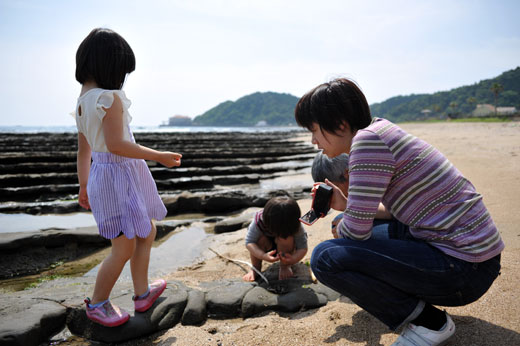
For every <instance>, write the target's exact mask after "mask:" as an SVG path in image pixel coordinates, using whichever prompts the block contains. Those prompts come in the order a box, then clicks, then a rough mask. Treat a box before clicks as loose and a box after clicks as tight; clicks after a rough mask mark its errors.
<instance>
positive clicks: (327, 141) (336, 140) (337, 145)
mask: <svg viewBox="0 0 520 346" xmlns="http://www.w3.org/2000/svg"><path fill="white" fill-rule="evenodd" d="M311 133H312V144H316V145H317V146H318V149H321V150H323V153H324V154H326V155H327V156H328V157H336V156H338V155H340V154H342V153H347V154H348V153H350V145H351V143H352V138H353V137H354V134H352V133H351V132H350V128H349V126H348V125H343V126H341V127H340V129H339V130H338V133H337V134H334V133H330V132H328V131H325V130H322V129H321V128H320V126H319V125H318V124H317V123H313V125H312V128H311Z"/></svg>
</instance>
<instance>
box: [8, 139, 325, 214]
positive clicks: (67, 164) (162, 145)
mask: <svg viewBox="0 0 520 346" xmlns="http://www.w3.org/2000/svg"><path fill="white" fill-rule="evenodd" d="M301 134H302V133H301V132H299V131H289V132H258V133H244V132H224V133H203V132H201V133H136V134H135V138H136V141H137V142H138V143H140V144H142V145H145V146H148V147H151V148H154V149H158V150H169V151H175V152H179V153H182V155H183V158H182V166H181V167H178V168H173V169H169V168H166V167H163V166H161V165H159V164H157V163H155V162H148V165H149V167H150V170H151V172H152V176H153V177H154V179H155V181H156V184H157V187H158V189H159V193H160V194H161V196H172V195H173V196H176V195H178V194H180V193H183V192H184V193H185V192H189V193H198V194H201V193H202V194H206V193H213V194H214V193H216V192H228V191H237V190H239V191H240V186H241V185H251V184H253V185H254V184H258V183H259V182H260V181H261V180H266V179H272V178H275V177H279V176H282V175H284V174H287V173H288V172H297V171H299V170H302V169H306V168H308V167H310V164H311V162H312V158H313V157H314V155H315V153H316V149H315V148H313V147H312V146H311V145H310V144H309V143H308V142H306V141H302V140H298V139H297V138H298V136H301ZM76 136H77V135H76V134H74V133H37V134H20V133H3V134H2V136H1V137H0V213H20V212H24V213H29V214H39V213H70V212H74V211H81V210H80V207H79V206H78V204H77V203H76V201H75V199H76V198H77V192H78V188H79V186H78V181H77V174H76V150H77V143H76V142H77V139H76ZM242 192H244V191H243V190H242ZM183 207H185V208H187V209H183ZM199 207H201V206H199V205H198V204H196V203H195V204H194V203H189V204H186V205H182V206H181V205H177V206H175V207H174V208H173V209H172V210H169V211H170V212H175V213H183V212H194V211H199V210H197V208H199ZM209 209H210V210H211V207H209ZM217 209H218V208H217ZM200 211H204V210H200ZM218 211H219V212H220V211H222V210H218Z"/></svg>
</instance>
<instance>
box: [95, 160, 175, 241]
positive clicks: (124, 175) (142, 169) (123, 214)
mask: <svg viewBox="0 0 520 346" xmlns="http://www.w3.org/2000/svg"><path fill="white" fill-rule="evenodd" d="M87 193H88V199H89V203H90V207H91V209H92V214H94V218H95V219H96V223H97V226H98V228H99V233H100V234H101V236H103V237H104V238H107V239H113V238H116V237H117V236H119V235H120V234H121V232H122V233H123V234H124V235H125V236H126V237H127V238H128V239H132V238H134V237H135V236H138V237H139V238H146V237H148V235H149V234H150V231H151V229H152V227H151V223H150V220H151V219H156V220H162V219H163V218H164V217H165V216H166V207H165V206H164V203H163V202H162V200H161V197H159V193H158V192H157V186H156V185H155V181H154V180H153V178H152V174H151V173H150V170H149V169H148V166H147V165H146V162H145V161H144V160H138V159H131V158H127V157H123V156H118V155H114V154H112V153H101V152H92V166H91V168H90V175H89V178H88V184H87Z"/></svg>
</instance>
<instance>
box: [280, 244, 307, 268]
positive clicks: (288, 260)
mask: <svg viewBox="0 0 520 346" xmlns="http://www.w3.org/2000/svg"><path fill="white" fill-rule="evenodd" d="M306 254H307V248H304V249H297V250H296V251H294V252H293V253H292V254H288V253H283V254H280V256H279V257H280V261H281V262H282V263H283V264H288V265H292V264H296V263H298V262H300V261H301V260H302V258H303V257H305V255H306Z"/></svg>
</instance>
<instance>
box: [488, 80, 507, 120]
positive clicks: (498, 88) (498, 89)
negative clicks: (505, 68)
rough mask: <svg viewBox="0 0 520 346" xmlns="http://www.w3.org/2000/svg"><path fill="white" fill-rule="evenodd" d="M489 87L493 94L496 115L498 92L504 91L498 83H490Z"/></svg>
mask: <svg viewBox="0 0 520 346" xmlns="http://www.w3.org/2000/svg"><path fill="white" fill-rule="evenodd" d="M490 89H491V91H492V92H493V95H494V96H495V116H497V104H498V102H497V100H498V94H500V93H501V92H502V91H504V87H503V86H502V85H501V84H499V83H493V85H491V88H490Z"/></svg>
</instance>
